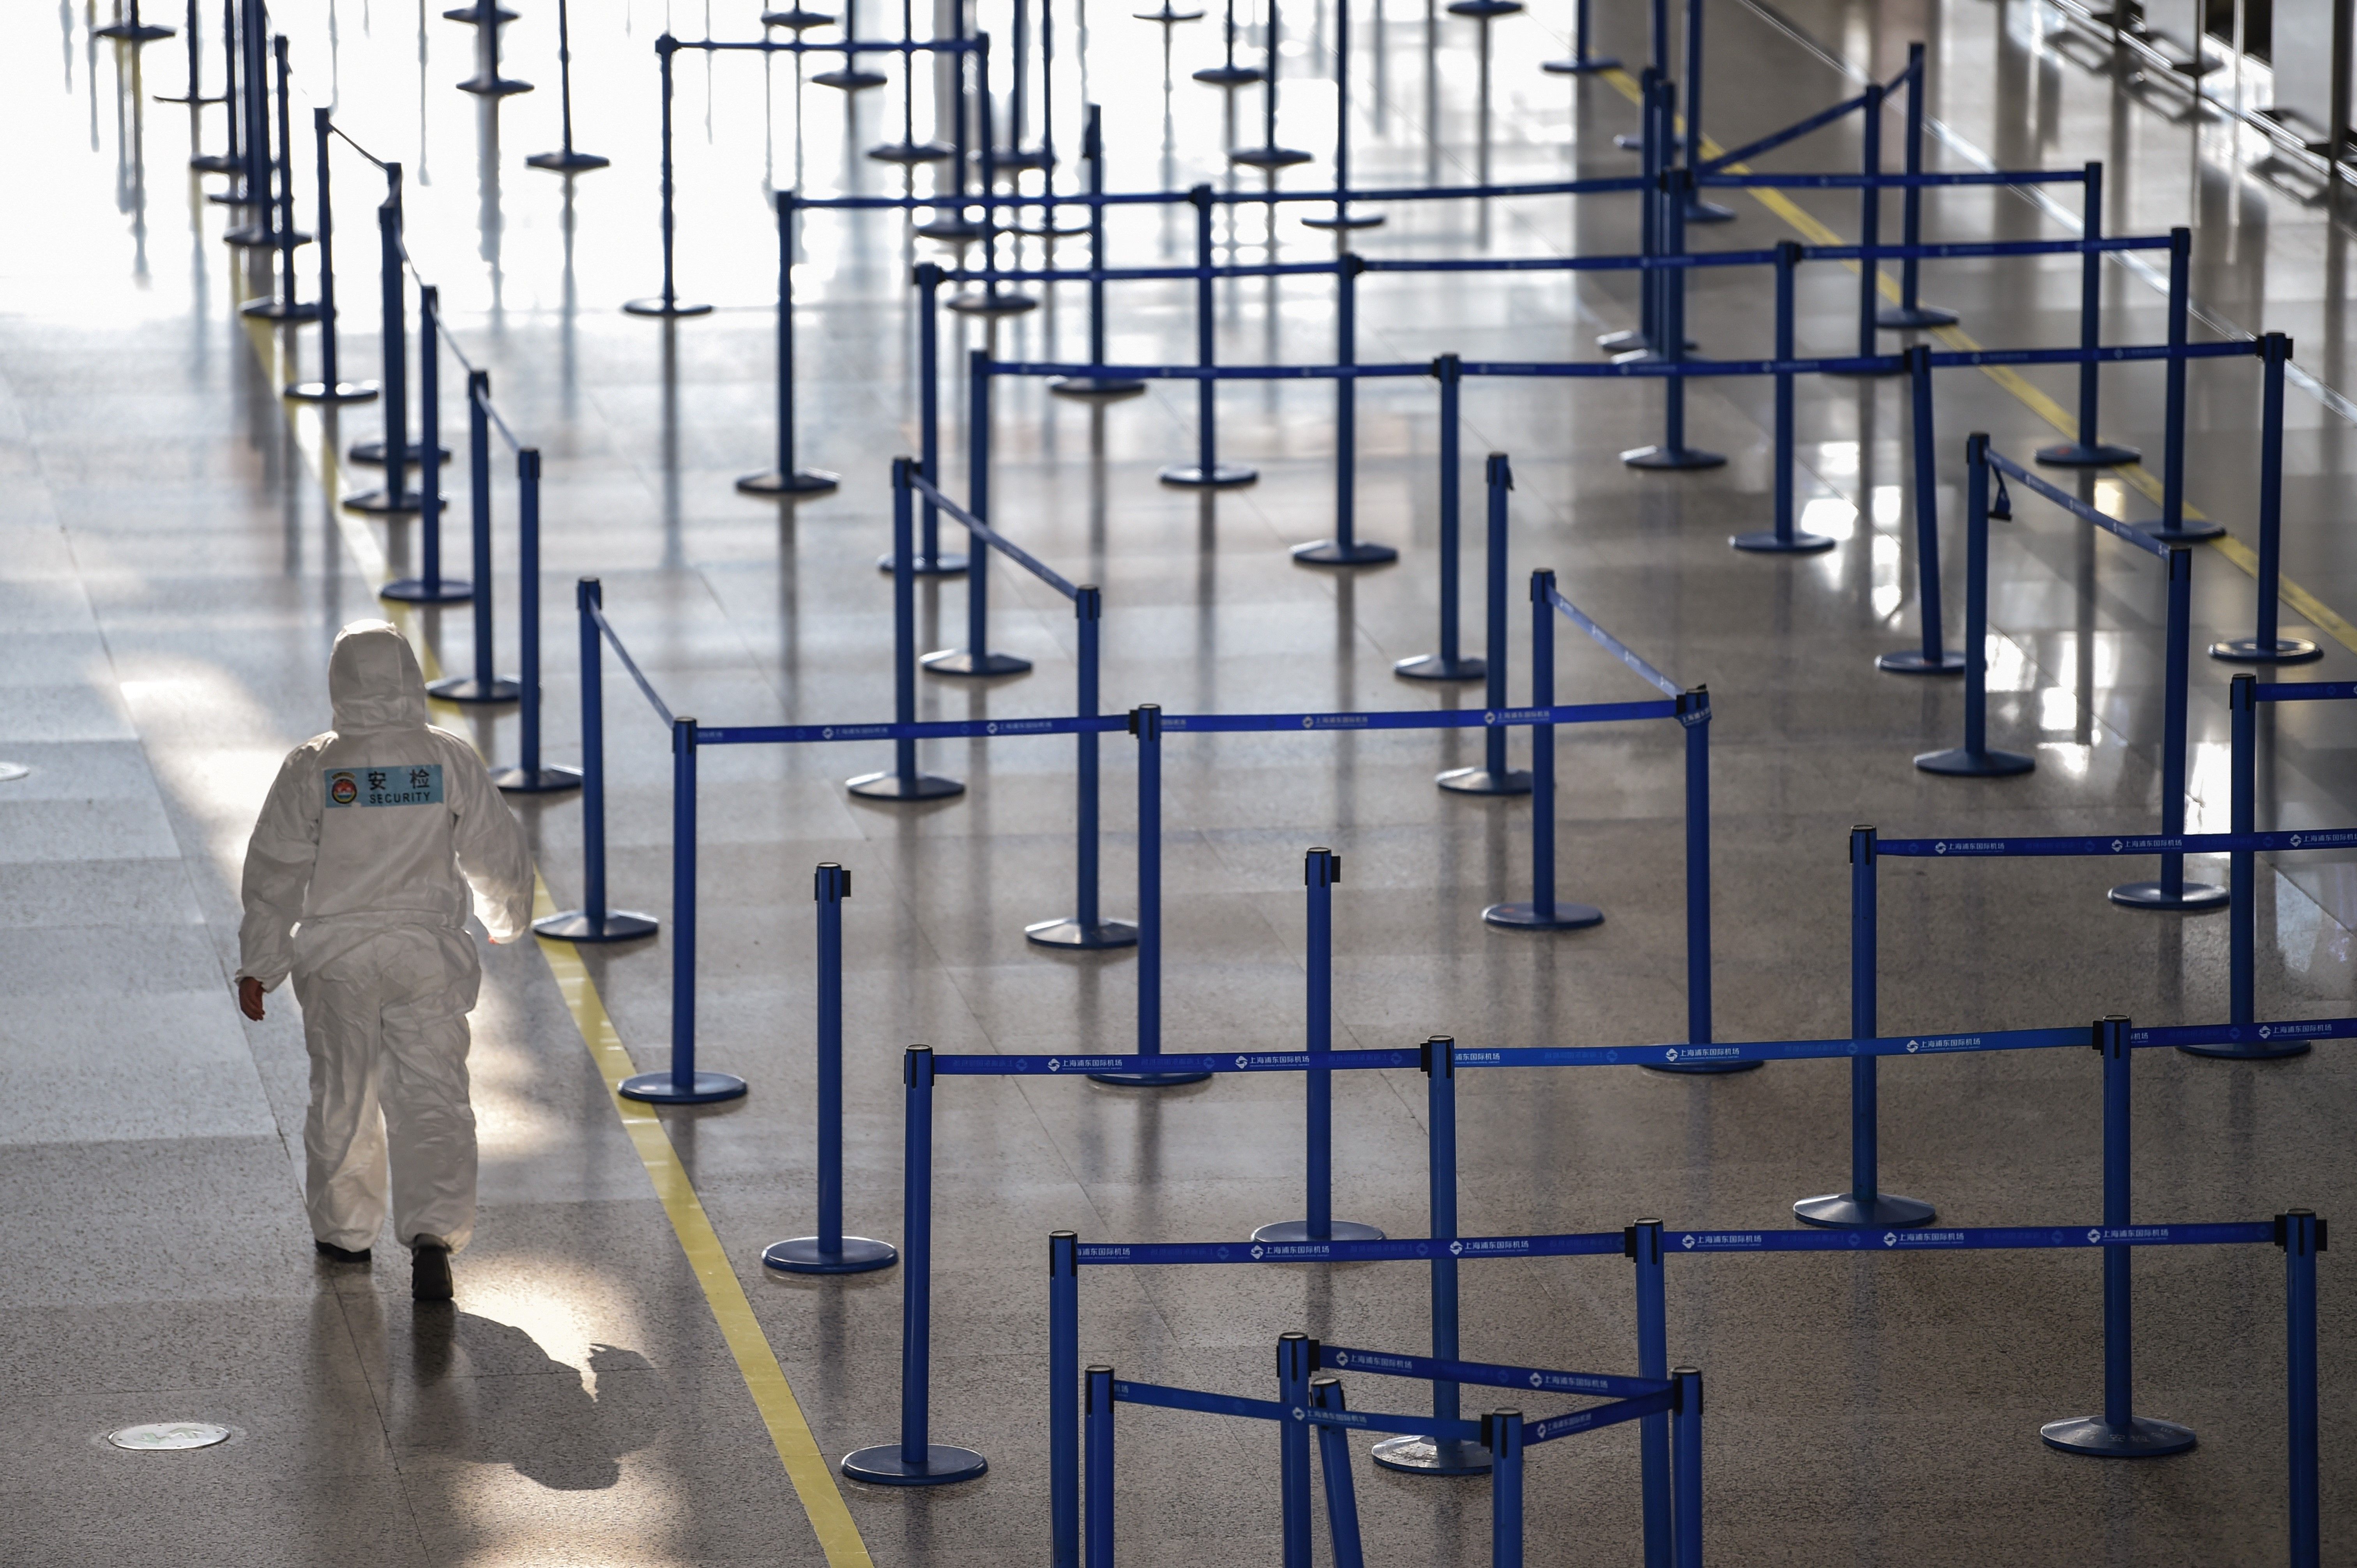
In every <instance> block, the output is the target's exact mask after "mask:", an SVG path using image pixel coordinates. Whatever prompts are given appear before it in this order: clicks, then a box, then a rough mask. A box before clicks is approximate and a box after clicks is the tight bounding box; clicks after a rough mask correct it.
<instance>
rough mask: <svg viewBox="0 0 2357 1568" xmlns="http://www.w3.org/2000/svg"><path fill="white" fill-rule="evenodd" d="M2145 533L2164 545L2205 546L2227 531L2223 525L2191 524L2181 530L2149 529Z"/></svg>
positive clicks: (2208, 523)
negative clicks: (2204, 544)
mask: <svg viewBox="0 0 2357 1568" xmlns="http://www.w3.org/2000/svg"><path fill="white" fill-rule="evenodd" d="M2145 532H2147V533H2149V534H2151V535H2152V536H2153V537H2154V538H2155V539H2158V540H2159V541H2160V542H2162V543H2163V544H2203V543H2207V542H2209V541H2211V540H2212V539H2216V538H2218V537H2220V536H2221V535H2222V534H2223V533H2224V532H2226V530H2225V527H2224V525H2223V524H2221V523H2215V522H2189V523H2186V524H2184V525H2183V526H2182V527H2179V528H2148V529H2147V530H2145Z"/></svg>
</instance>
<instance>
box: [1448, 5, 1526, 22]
mask: <svg viewBox="0 0 2357 1568" xmlns="http://www.w3.org/2000/svg"><path fill="white" fill-rule="evenodd" d="M1522 8H1523V0H1450V5H1449V6H1448V14H1449V15H1450V16H1471V17H1474V18H1475V19H1477V20H1479V21H1483V22H1486V21H1488V20H1489V19H1490V18H1491V17H1492V16H1512V15H1513V14H1514V13H1515V12H1517V11H1519V10H1521V9H1522Z"/></svg>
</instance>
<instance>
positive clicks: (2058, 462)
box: [2038, 163, 2142, 468]
mask: <svg viewBox="0 0 2357 1568" xmlns="http://www.w3.org/2000/svg"><path fill="white" fill-rule="evenodd" d="M2080 183H2081V187H2082V190H2083V205H2082V209H2081V210H2082V212H2083V216H2082V218H2081V219H2080V223H2079V238H2080V239H2081V240H2082V241H2083V242H2087V246H2086V249H2085V251H2084V252H2082V254H2081V256H2080V259H2079V347H2080V348H2081V349H2083V350H2086V351H2087V352H2088V353H2089V355H2090V356H2091V357H2090V358H2088V359H2085V360H2081V361H2080V362H2079V420H2078V425H2079V428H2078V433H2077V435H2075V436H2073V437H2072V439H2071V440H2069V441H2058V442H2056V443H2055V444H2054V445H2053V446H2041V447H2040V448H2039V449H2038V460H2039V461H2040V462H2041V463H2050V464H2052V465H2054V466H2055V467H2065V468H2107V467H2112V466H2113V465H2115V464H2117V463H2133V462H2135V461H2136V458H2137V457H2139V456H2142V454H2141V453H2139V452H2138V451H2137V450H2136V448H2135V447H2133V446H2120V445H2119V444H2117V443H2116V442H2110V441H2103V440H2099V439H2097V437H2096V434H2095V432H2096V428H2097V426H2096V424H2095V416H2096V413H2097V403H2096V399H2097V395H2098V386H2099V380H2100V378H2099V371H2100V370H2101V367H2100V366H2099V365H2098V364H2097V362H2096V361H2095V360H2094V359H2093V357H2092V355H2093V350H2095V349H2099V348H2101V347H2102V346H2103V341H2104V252H2101V251H2100V250H2097V249H2096V248H2095V246H2094V244H2093V242H2094V241H2097V240H2100V239H2102V238H2103V237H2104V166H2103V165H2102V164H2100V163H2091V164H2089V165H2087V166H2086V169H2085V171H2084V172H2083V173H2082V174H2081V176H2080Z"/></svg>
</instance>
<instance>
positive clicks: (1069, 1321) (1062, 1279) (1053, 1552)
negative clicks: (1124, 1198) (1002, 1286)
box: [1048, 1230, 1081, 1568]
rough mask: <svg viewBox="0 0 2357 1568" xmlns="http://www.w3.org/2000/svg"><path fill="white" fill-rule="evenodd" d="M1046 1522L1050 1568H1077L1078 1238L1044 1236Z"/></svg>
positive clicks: (1058, 1233) (1070, 1233)
mask: <svg viewBox="0 0 2357 1568" xmlns="http://www.w3.org/2000/svg"><path fill="white" fill-rule="evenodd" d="M1048 1520H1049V1549H1050V1550H1049V1563H1051V1565H1052V1568H1081V1263H1080V1237H1079V1235H1078V1234H1077V1233H1076V1232H1074V1231H1071V1230H1051V1231H1049V1233H1048Z"/></svg>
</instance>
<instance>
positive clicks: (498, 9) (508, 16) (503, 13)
mask: <svg viewBox="0 0 2357 1568" xmlns="http://www.w3.org/2000/svg"><path fill="white" fill-rule="evenodd" d="M442 19H443V20H444V21H446V22H479V21H481V20H482V19H483V13H482V11H481V10H480V9H479V7H477V6H473V5H454V6H452V7H451V8H450V9H449V10H447V11H445V12H443V13H442ZM515 19H516V14H515V13H514V12H513V11H511V10H509V9H508V8H507V7H506V6H504V5H495V6H493V7H492V8H491V20H492V21H493V22H495V23H499V24H501V25H505V24H506V23H509V22H512V21H514V20H515Z"/></svg>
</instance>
